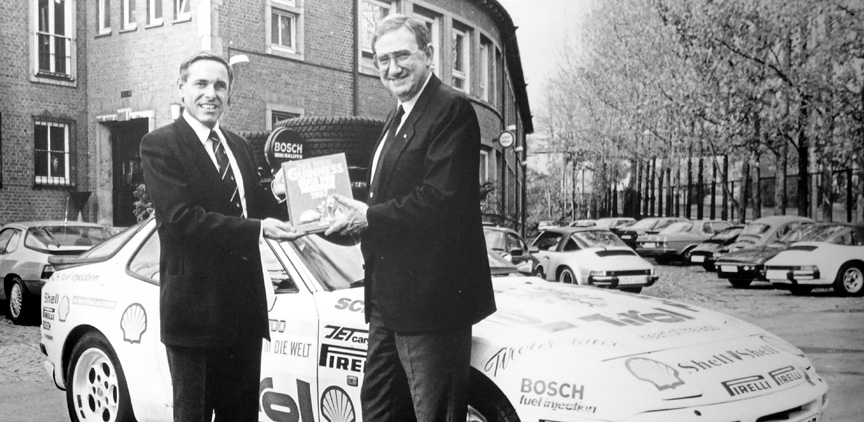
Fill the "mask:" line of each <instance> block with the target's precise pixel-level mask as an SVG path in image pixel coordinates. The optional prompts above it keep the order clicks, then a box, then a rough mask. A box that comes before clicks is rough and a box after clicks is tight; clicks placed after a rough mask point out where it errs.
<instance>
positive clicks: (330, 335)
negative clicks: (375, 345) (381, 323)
mask: <svg viewBox="0 0 864 422" xmlns="http://www.w3.org/2000/svg"><path fill="white" fill-rule="evenodd" d="M324 329H325V330H329V331H328V332H327V334H324V338H326V339H328V340H341V341H347V342H349V343H357V344H366V343H367V342H368V340H369V330H361V329H359V328H350V327H340V326H337V325H327V326H324Z"/></svg>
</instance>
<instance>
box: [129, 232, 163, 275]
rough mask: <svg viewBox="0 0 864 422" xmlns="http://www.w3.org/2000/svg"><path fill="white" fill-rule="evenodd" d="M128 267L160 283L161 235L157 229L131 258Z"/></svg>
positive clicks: (131, 270)
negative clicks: (157, 232)
mask: <svg viewBox="0 0 864 422" xmlns="http://www.w3.org/2000/svg"><path fill="white" fill-rule="evenodd" d="M128 269H129V271H130V272H132V273H133V274H135V275H137V276H138V277H139V278H142V279H144V280H147V281H150V282H152V283H154V284H159V235H157V234H156V231H155V230H154V231H153V232H152V233H150V237H148V238H147V240H146V241H144V244H143V245H141V247H140V248H138V251H137V252H135V256H133V257H132V259H131V260H129V267H128Z"/></svg>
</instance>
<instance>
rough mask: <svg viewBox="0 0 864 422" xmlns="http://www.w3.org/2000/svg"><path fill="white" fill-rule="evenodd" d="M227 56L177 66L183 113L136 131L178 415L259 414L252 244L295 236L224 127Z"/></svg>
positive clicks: (265, 334)
mask: <svg viewBox="0 0 864 422" xmlns="http://www.w3.org/2000/svg"><path fill="white" fill-rule="evenodd" d="M232 83H233V71H232V69H231V66H229V65H228V63H227V62H226V61H225V60H224V59H223V58H222V57H221V56H219V55H217V54H214V53H211V52H200V53H198V54H196V55H194V56H192V57H190V58H189V59H187V60H186V61H184V62H183V63H182V64H181V66H180V78H179V80H178V87H179V89H180V93H181V95H182V101H183V106H184V112H183V116H182V117H180V118H178V119H177V120H175V121H174V122H173V123H171V124H169V125H167V126H164V127H161V128H159V129H157V130H155V131H153V132H151V133H149V134H147V135H146V136H145V137H144V139H143V140H142V141H141V161H142V164H143V167H144V181H145V184H146V186H147V191H148V193H149V194H150V196H151V198H152V200H153V207H154V209H155V211H156V223H157V227H158V232H159V240H160V242H161V257H160V268H159V276H160V286H159V287H160V297H159V306H160V309H159V312H160V322H161V336H162V342H163V343H164V344H165V348H166V351H167V354H168V365H169V369H170V371H171V379H172V384H173V390H174V420H175V421H183V422H188V421H195V422H205V421H206V422H210V421H211V419H212V416H213V414H214V412H215V415H216V421H232V422H236V421H250V422H251V421H257V420H258V386H259V377H260V372H261V339H262V338H267V339H269V327H268V320H267V305H266V296H265V290H264V289H265V286H264V277H263V272H262V268H261V256H260V252H259V249H258V244H259V242H261V241H262V240H263V238H265V237H266V238H272V239H284V240H293V239H296V238H297V237H299V236H300V235H299V234H298V233H297V232H295V231H294V229H293V227H292V226H291V225H290V224H288V223H285V222H282V221H279V220H277V219H273V218H267V219H261V218H263V217H264V216H265V215H267V213H268V212H275V211H276V210H277V209H278V208H279V206H278V203H277V201H276V199H275V197H273V196H272V195H270V194H268V193H266V192H265V191H264V190H263V189H262V188H261V186H260V183H259V182H260V180H259V178H258V175H257V172H256V171H255V165H254V162H253V159H252V149H251V147H250V146H249V144H248V143H247V142H246V141H245V140H244V139H242V138H241V137H239V136H238V135H236V134H234V133H232V132H229V131H228V130H225V129H224V128H221V127H220V126H219V117H220V116H221V115H222V113H223V111H224V110H225V107H226V106H227V105H228V97H229V94H230V92H231V86H232Z"/></svg>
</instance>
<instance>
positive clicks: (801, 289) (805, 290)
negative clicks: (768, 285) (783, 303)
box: [789, 286, 813, 296]
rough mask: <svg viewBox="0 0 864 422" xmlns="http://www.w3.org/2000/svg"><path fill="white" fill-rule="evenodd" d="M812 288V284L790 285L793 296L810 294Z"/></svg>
mask: <svg viewBox="0 0 864 422" xmlns="http://www.w3.org/2000/svg"><path fill="white" fill-rule="evenodd" d="M811 290H813V287H811V286H789V293H792V295H793V296H804V295H806V294H809V293H810V291H811Z"/></svg>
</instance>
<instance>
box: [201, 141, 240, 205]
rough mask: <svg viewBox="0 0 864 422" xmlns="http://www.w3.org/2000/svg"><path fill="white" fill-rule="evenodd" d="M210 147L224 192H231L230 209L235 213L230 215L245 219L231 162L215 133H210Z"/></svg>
mask: <svg viewBox="0 0 864 422" xmlns="http://www.w3.org/2000/svg"><path fill="white" fill-rule="evenodd" d="M207 139H209V140H210V142H211V144H210V146H211V147H212V148H213V154H215V155H216V164H217V165H218V166H219V175H220V176H222V184H223V185H224V190H225V191H226V192H231V199H230V201H231V207H232V209H233V210H234V211H235V212H234V213H231V214H230V215H233V216H235V217H245V216H246V215H245V214H244V212H243V205H242V204H240V191H239V190H237V181H236V180H234V170H233V169H232V168H231V161H230V160H228V154H227V153H226V152H225V145H223V144H222V140H221V139H219V135H217V134H216V132H215V131H212V130H211V131H210V136H209V137H208V138H207Z"/></svg>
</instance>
